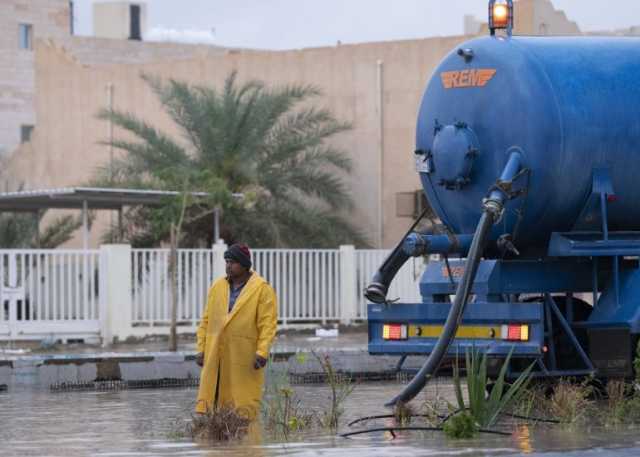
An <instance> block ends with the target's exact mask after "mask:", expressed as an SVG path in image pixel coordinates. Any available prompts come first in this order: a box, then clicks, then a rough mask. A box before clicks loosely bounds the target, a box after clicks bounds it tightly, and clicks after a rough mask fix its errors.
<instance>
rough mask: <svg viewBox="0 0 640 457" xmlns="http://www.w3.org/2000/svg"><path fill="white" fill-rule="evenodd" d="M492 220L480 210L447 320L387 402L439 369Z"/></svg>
mask: <svg viewBox="0 0 640 457" xmlns="http://www.w3.org/2000/svg"><path fill="white" fill-rule="evenodd" d="M493 222H494V214H493V212H490V211H486V210H485V211H483V213H482V216H481V217H480V222H479V223H478V227H477V228H476V232H475V234H474V235H473V241H472V242H471V248H470V249H469V255H468V257H467V265H466V268H465V270H464V273H463V275H462V279H461V280H460V282H459V283H458V288H457V290H456V297H455V299H454V301H453V305H452V306H451V309H450V310H449V315H448V316H447V321H446V322H445V324H444V329H443V331H442V335H440V338H439V339H438V342H437V343H436V345H435V347H434V348H433V351H432V352H431V354H429V358H428V359H427V361H426V362H425V364H424V365H423V366H422V368H421V369H420V371H418V373H417V374H416V375H415V376H414V378H413V379H412V380H411V382H410V383H409V384H408V385H407V386H406V387H405V388H404V390H403V391H402V392H400V394H398V395H397V396H396V397H395V398H394V399H393V400H391V401H390V402H389V403H387V404H386V406H394V405H395V404H396V403H398V402H401V403H406V402H408V401H411V400H412V399H413V398H414V397H415V396H416V395H418V393H419V392H420V391H421V390H422V388H423V387H424V386H425V384H426V383H427V381H428V380H429V378H430V377H431V376H433V374H434V373H435V372H436V371H437V370H438V367H439V366H440V362H441V361H442V358H443V357H444V354H445V353H446V351H447V349H449V345H450V344H451V341H452V340H453V337H454V336H455V332H456V330H457V329H458V325H459V324H460V320H461V318H462V313H463V312H464V308H465V306H466V304H467V300H468V298H469V292H470V291H471V286H472V285H473V281H474V279H475V277H476V272H477V271H478V265H479V264H480V259H481V258H482V252H483V251H484V247H485V245H486V243H487V235H488V234H489V230H490V229H491V227H492V226H493Z"/></svg>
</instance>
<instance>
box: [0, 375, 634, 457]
mask: <svg viewBox="0 0 640 457" xmlns="http://www.w3.org/2000/svg"><path fill="white" fill-rule="evenodd" d="M400 388H401V385H400V384H398V383H384V384H383V383H372V384H363V385H359V386H357V387H356V389H355V390H354V392H353V393H352V395H351V396H350V397H349V398H348V400H347V401H346V404H345V410H346V412H345V416H344V418H343V419H342V424H343V425H342V426H341V428H340V431H348V430H350V428H349V427H347V426H346V424H347V422H349V421H350V420H351V419H354V418H358V417H362V416H365V415H373V414H381V413H386V412H387V411H385V409H384V408H383V406H382V404H383V403H384V401H385V400H388V399H389V398H391V397H392V396H393V395H394V394H396V393H397V392H398V391H399V389H400ZM447 389H449V390H450V387H448V386H447V385H446V384H436V385H430V387H429V389H428V390H427V391H426V392H425V393H423V394H421V396H420V397H419V398H418V400H417V403H416V404H418V403H419V402H420V401H423V400H424V398H426V397H425V396H429V397H430V398H433V397H434V395H435V394H436V392H437V393H438V394H440V395H447V394H449V393H450V392H447ZM295 390H296V392H297V393H298V394H299V395H300V396H302V397H304V404H305V406H307V405H309V406H311V407H314V406H318V405H321V404H323V403H324V402H326V401H327V399H328V390H327V388H326V387H322V386H313V385H309V386H296V387H295ZM195 395H196V390H195V389H178V390H167V389H165V390H129V391H118V392H69V393H50V392H48V391H43V390H19V391H15V390H14V391H12V392H4V393H0V455H2V456H45V455H46V456H70V457H74V456H85V455H95V456H152V455H176V456H316V455H318V456H327V457H330V456H362V457H365V456H367V457H368V456H389V457H390V456H399V455H410V456H452V455H453V456H457V455H460V456H503V455H505V456H506V455H520V454H530V455H542V454H544V455H545V456H555V455H560V454H562V455H563V456H566V455H569V456H605V455H607V456H608V455H612V456H636V455H639V454H640V434H639V433H638V431H639V429H638V428H620V429H604V428H590V429H585V428H566V427H559V426H542V425H538V426H535V427H531V426H529V427H526V426H518V427H516V426H515V425H511V426H509V428H508V431H510V432H513V433H512V434H511V435H510V436H497V435H479V436H478V437H477V438H475V439H473V440H457V441H451V440H448V439H447V438H446V437H445V436H444V435H443V434H442V433H440V432H404V433H403V434H401V433H398V435H397V437H396V438H395V439H392V438H391V436H389V435H385V434H384V433H382V432H377V433H372V434H368V435H359V436H355V437H353V438H350V439H349V438H341V437H338V436H335V435H332V434H330V433H329V432H318V431H315V432H309V433H305V434H303V435H298V436H294V437H291V438H290V440H289V442H287V443H283V442H278V441H276V440H274V439H273V438H271V437H270V436H269V434H267V433H266V432H264V431H263V432H262V433H260V431H258V432H257V433H253V434H252V435H251V436H250V437H249V438H247V439H246V440H244V441H243V442H240V443H234V444H226V445H224V446H222V445H214V446H212V445H204V444H197V443H194V442H193V441H191V440H190V439H184V438H179V439H178V438H173V436H175V435H174V434H173V433H172V432H173V431H175V430H176V429H177V428H179V426H178V425H176V424H177V423H179V422H180V421H185V420H187V419H188V418H189V417H190V411H191V407H192V405H193V403H194V398H195ZM375 425H378V426H381V425H382V426H383V425H385V423H384V422H381V421H378V422H374V421H372V422H369V423H367V424H366V425H364V426H362V427H360V428H365V427H367V426H369V427H373V426H375ZM354 428H358V427H354Z"/></svg>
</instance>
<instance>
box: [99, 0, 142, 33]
mask: <svg viewBox="0 0 640 457" xmlns="http://www.w3.org/2000/svg"><path fill="white" fill-rule="evenodd" d="M146 28H147V5H146V4H145V3H132V2H113V1H111V2H100V3H95V4H94V5H93V34H94V35H95V36H96V37H98V38H111V39H114V40H141V39H142V38H143V37H144V35H145V32H146Z"/></svg>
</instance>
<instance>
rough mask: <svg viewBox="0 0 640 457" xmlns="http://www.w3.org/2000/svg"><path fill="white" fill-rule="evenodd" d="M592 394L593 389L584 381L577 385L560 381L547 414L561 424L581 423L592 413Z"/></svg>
mask: <svg viewBox="0 0 640 457" xmlns="http://www.w3.org/2000/svg"><path fill="white" fill-rule="evenodd" d="M592 393H593V388H592V387H591V386H590V385H589V384H588V382H586V381H585V382H582V383H579V384H577V383H575V382H572V381H571V380H569V379H560V381H558V384H557V385H556V386H555V388H554V390H553V394H552V395H551V398H550V400H549V412H550V413H551V414H552V415H553V417H555V418H557V419H558V420H560V421H561V422H565V423H568V424H574V423H578V422H582V421H583V420H584V419H585V418H586V417H588V416H589V415H590V413H591V412H592V411H593V406H594V401H593V400H591V399H590V397H591V395H592Z"/></svg>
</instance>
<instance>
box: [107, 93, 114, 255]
mask: <svg viewBox="0 0 640 457" xmlns="http://www.w3.org/2000/svg"><path fill="white" fill-rule="evenodd" d="M107 109H108V110H109V112H112V111H113V83H112V82H108V83H107ZM107 128H108V130H107V135H108V138H109V184H110V185H111V186H113V121H112V120H111V118H109V122H108V125H107ZM109 231H110V232H111V243H113V211H109Z"/></svg>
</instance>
